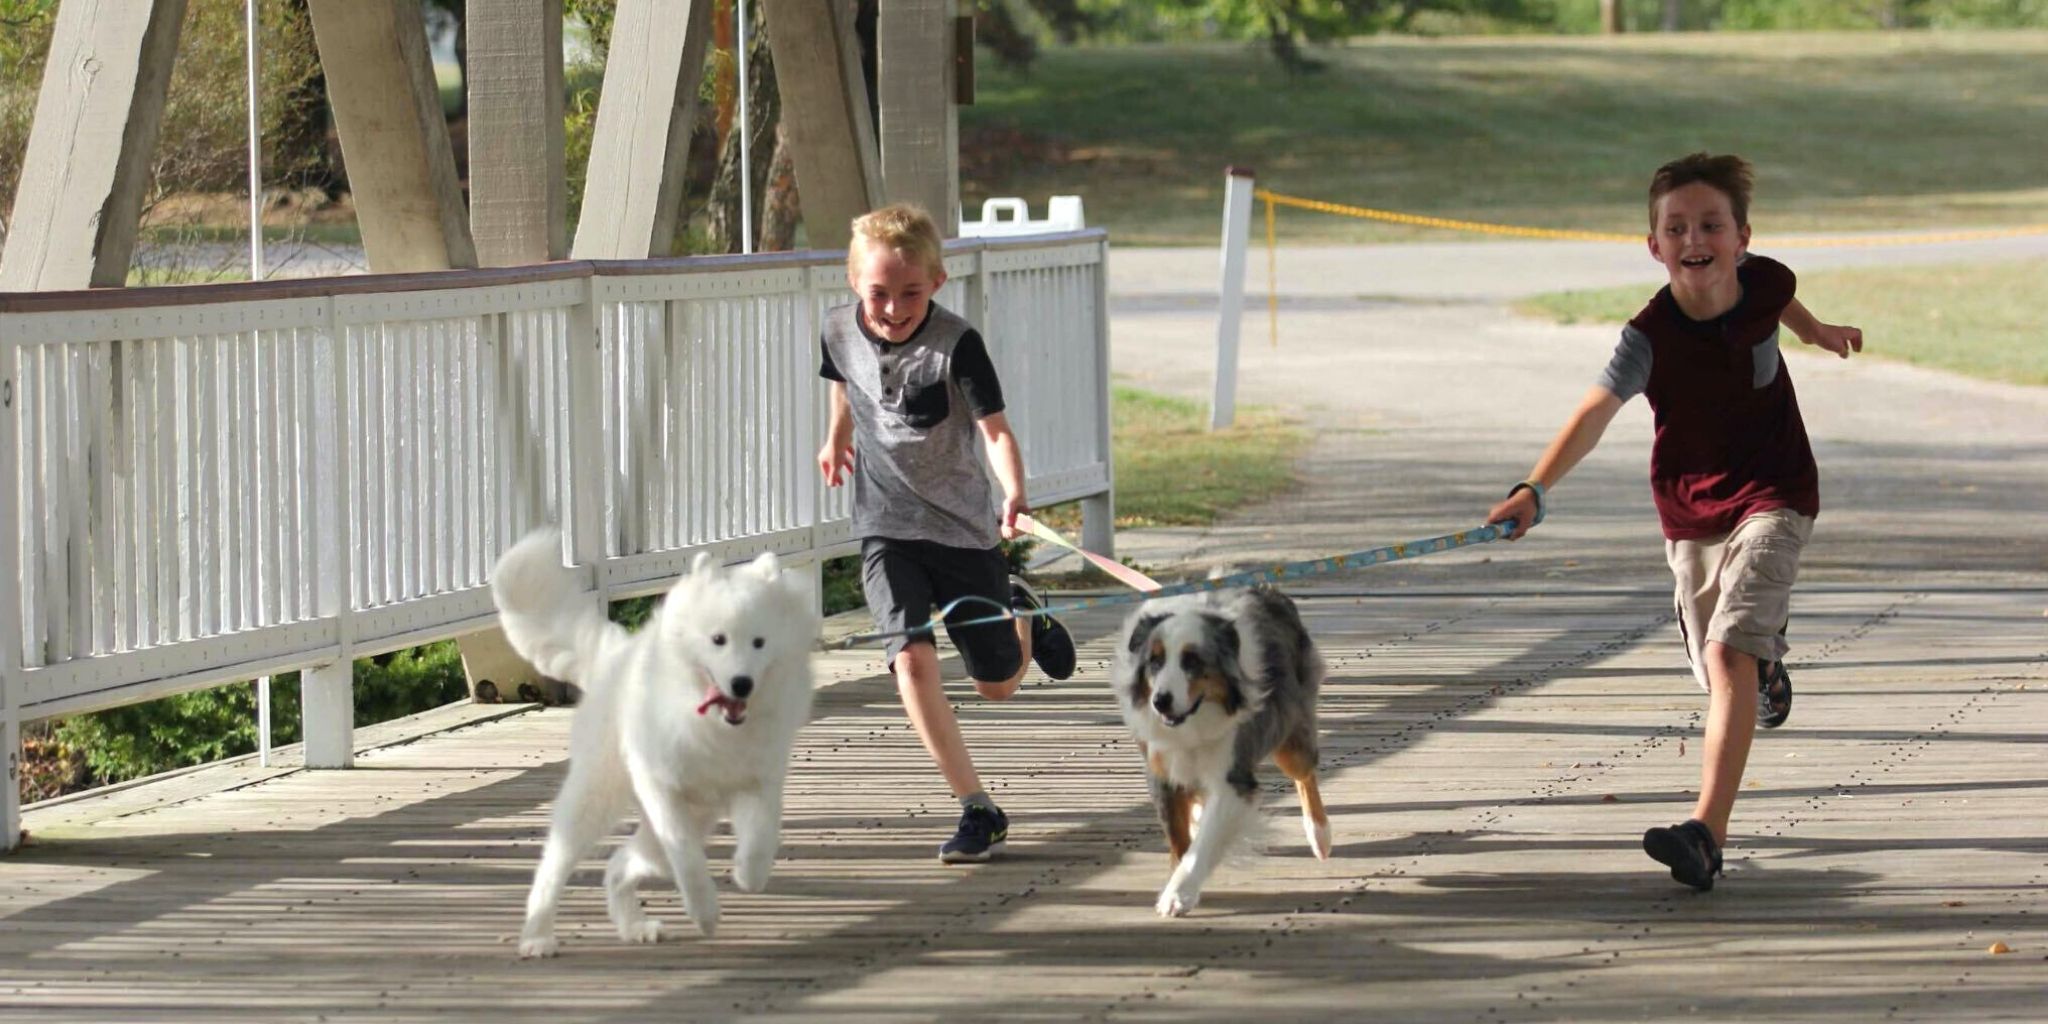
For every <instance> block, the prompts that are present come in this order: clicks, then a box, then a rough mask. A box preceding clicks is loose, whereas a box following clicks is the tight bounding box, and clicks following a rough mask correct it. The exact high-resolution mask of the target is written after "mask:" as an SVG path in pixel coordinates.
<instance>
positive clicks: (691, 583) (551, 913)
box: [491, 530, 819, 957]
mask: <svg viewBox="0 0 2048 1024" xmlns="http://www.w3.org/2000/svg"><path fill="white" fill-rule="evenodd" d="M561 550H562V549H561V537H560V535H559V534H558V533H556V532H554V531H552V530H547V531H541V532H538V533H535V534H532V535H530V536H528V537H527V538H526V539H524V540H522V541H520V542H519V543H518V544H516V545H514V546H513V548H512V549H511V550H510V551H507V552H505V555H504V557H503V558H500V559H499V560H498V566H497V569H496V571H495V572H494V573H493V575H492V578H491V592H492V595H493V596H494V597H495V598H496V599H497V603H498V611H499V613H500V616H501V618H502V621H503V623H504V628H505V635H506V637H507V638H509V639H510V640H511V642H512V646H513V648H514V649H516V650H517V651H518V652H519V653H520V654H521V655H522V656H524V657H525V658H526V659H527V660H528V661H531V662H532V663H533V665H534V667H535V668H538V669H539V670H540V671H541V672H543V673H545V674H547V675H549V676H552V677H554V678H557V679H566V680H569V681H571V682H574V683H577V684H578V685H580V686H581V687H582V688H583V700H582V703H581V705H580V706H579V707H578V708H577V709H576V718H575V721H574V722H573V723H571V725H570V733H569V775H568V777H567V778H566V779H564V780H563V782H562V791H561V793H560V795H558V796H557V797H556V798H555V809H554V820H553V822H552V824H551V825H550V827H549V829H548V838H547V845H546V847H545V848H544V849H543V850H542V852H541V860H540V868H539V870H537V871H536V872H534V877H533V891H532V893H531V894H529V895H528V896H527V899H526V927H525V929H524V931H523V932H522V933H521V934H520V937H519V955H520V956H522V957H535V956H553V955H554V954H555V952H556V940H555V906H556V904H557V902H559V900H560V899H561V895H562V887H563V885H564V884H565V883H567V881H568V879H569V874H570V872H571V871H572V870H574V869H575V867H576V863H577V862H578V861H579V860H581V859H582V858H583V855H584V854H585V853H587V852H588V851H589V850H590V848H591V846H592V845H594V844H595V843H597V842H598V840H600V839H602V838H603V837H604V836H605V835H607V834H608V833H610V832H611V830H612V828H613V826H615V825H616V824H618V822H619V820H620V819H621V818H623V817H625V816H626V814H627V813H628V812H629V811H634V810H637V811H639V813H640V828H639V829H638V831H636V832H634V833H633V835H632V837H631V838H630V839H628V840H626V841H625V842H624V843H622V844H621V845H620V846H619V848H618V851H617V852H616V853H614V854H613V855H612V858H611V860H610V862H609V863H607V864H606V865H605V872H604V882H605V894H606V898H607V903H608V905H609V907H610V910H611V919H612V923H613V924H614V925H615V926H617V928H618V930H619V938H621V939H623V940H624V941H627V942H655V941H657V940H658V939H659V937H660V934H661V927H660V922H658V921H655V920H653V919H651V918H649V917H648V916H647V915H646V913H645V912H643V911H642V910H641V908H640V902H639V899H638V896H637V894H636V893H637V889H638V887H639V885H640V883H641V882H643V881H646V880H648V879H650V878H660V877H667V878H673V879H675V880H676V882H677V888H679V889H681V890H682V894H683V909H684V910H685V911H686V912H687V913H688V914H689V915H690V919H691V920H692V921H695V922H696V924H697V929H698V931H700V932H702V933H703V934H705V935H710V934H712V933H713V932H714V931H715V930H716V929H717V927H718V888H717V885H716V884H715V883H714V882H713V881H712V877H711V868H710V865H709V864H708V863H707V862H706V860H705V853H704V847H705V844H706V842H708V841H709V839H710V838H711V833H712V830H713V829H714V828H716V827H717V824H718V821H719V819H720V818H722V817H730V818H731V820H732V824H733V834H734V836H735V849H734V853H733V866H732V877H733V882H734V884H736V885H738V886H739V887H740V888H741V889H742V890H745V891H747V892H758V891H760V890H761V888H762V887H763V886H765V885H766V884H768V872H769V870H770V868H771V867H772V866H773V864H774V860H775V851H776V847H777V846H778V845H779V844H780V842H781V837H782V784H783V779H784V776H785V774H786V772H787V770H788V767H789V751H790V747H791V745H792V744H793V743H794V742H795V738H796V731H797V729H798V728H800V727H801V726H803V724H804V723H805V722H807V721H808V720H809V719H810V713H811V651H812V648H813V646H814V645H815V643H816V642H817V638H818V631H819V620H818V613H817V610H816V607H815V600H814V599H813V598H812V597H811V595H810V592H809V588H808V587H807V586H806V585H805V584H804V582H803V581H802V580H801V579H799V578H798V577H797V576H795V575H794V574H787V575H786V574H784V573H783V572H782V570H781V566H780V563H779V562H778V561H777V560H776V558H775V556H774V555H773V554H764V555H762V556H761V557H760V558H757V559H755V560H754V562H753V563H752V564H750V565H748V566H746V567H744V568H741V569H734V570H726V569H721V568H720V567H719V566H717V565H715V564H713V562H712V560H711V558H710V557H709V556H708V555H701V554H700V555H698V556H697V560H696V563H695V564H694V565H693V566H692V567H691V569H690V575H688V576H686V577H684V578H683V579H681V580H679V581H677V583H676V585H675V586H674V587H673V588H672V589H670V590H669V592H668V596H667V598H666V599H664V600H663V602H662V604H661V607H660V608H658V609H656V611H655V613H654V615H653V617H652V618H651V619H650V620H649V621H648V623H647V625H646V626H645V627H643V628H642V629H641V630H640V631H639V632H637V633H627V632H626V631H625V630H624V629H622V628H620V627H619V626H617V625H615V624H613V623H612V622H610V621H608V620H607V619H606V618H605V615H604V612H603V610H602V609H601V608H600V607H599V606H598V602H597V601H596V600H594V599H593V598H592V597H591V596H590V595H588V594H587V593H585V592H584V591H583V589H582V587H581V586H580V585H579V583H578V581H577V577H576V574H575V573H574V572H572V571H571V570H569V569H566V568H564V567H563V566H562V559H561ZM714 709H716V711H717V713H716V714H712V713H711V712H712V711H713V710H714Z"/></svg>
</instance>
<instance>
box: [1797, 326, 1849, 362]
mask: <svg viewBox="0 0 2048 1024" xmlns="http://www.w3.org/2000/svg"><path fill="white" fill-rule="evenodd" d="M1800 340H1802V341H1804V342H1806V343H1807V344H1809V345H1812V346H1814V347H1815V348H1824V349H1827V350H1828V351H1830V352H1833V353H1834V354H1836V355H1838V356H1841V357H1842V358H1843V359H1847V358H1849V353H1850V352H1861V351H1863V330H1862V328H1859V327H1848V326H1845V325H1842V324H1821V325H1820V329H1819V330H1816V331H1814V332H1813V337H1811V338H1802V339H1800Z"/></svg>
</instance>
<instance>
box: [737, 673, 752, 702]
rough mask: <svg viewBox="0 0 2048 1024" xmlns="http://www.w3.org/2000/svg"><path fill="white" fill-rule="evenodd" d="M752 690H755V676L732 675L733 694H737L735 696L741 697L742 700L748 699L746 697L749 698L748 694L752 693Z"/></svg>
mask: <svg viewBox="0 0 2048 1024" xmlns="http://www.w3.org/2000/svg"><path fill="white" fill-rule="evenodd" d="M752 692H754V677H753V676H734V677H732V695H733V696H735V697H738V698H739V699H741V700H746V699H747V694H750V693H752Z"/></svg>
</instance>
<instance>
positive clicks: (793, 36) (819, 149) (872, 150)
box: [600, 0, 939, 249]
mask: <svg viewBox="0 0 2048 1024" xmlns="http://www.w3.org/2000/svg"><path fill="white" fill-rule="evenodd" d="M762 2H763V3H765V4H766V5H767V6H765V7H763V8H762V9H761V13H762V14H763V15H764V16H766V18H767V21H768V46H769V49H770V50H772V51H773V52H774V54H775V81H776V88H778V89H780V90H782V124H783V128H784V130H785V131H787V133H788V144H789V151H790V157H791V163H792V165H793V166H794V167H795V170H796V189H797V195H799V196H801V197H802V198H803V208H804V209H803V217H804V230H805V232H806V233H807V234H808V235H809V237H810V242H811V245H812V246H813V247H815V248H819V249H844V248H846V244H847V242H848V241H849V240H850V239H851V238H852V236H853V230H852V223H853V218H855V217H858V216H860V215H861V214H863V213H866V212H868V211H869V210H872V209H874V208H875V207H877V206H880V205H882V167H881V153H880V151H879V150H878V149H877V148H876V146H875V129H874V121H873V119H872V118H871V117H870V116H869V113H868V102H867V93H868V88H867V81H866V79H865V78H864V77H863V75H862V74H861V67H860V50H859V42H858V40H857V38H856V36H855V34H854V27H853V13H852V10H851V6H852V5H850V4H838V3H820V2H819V0H762ZM600 109H602V108H600ZM932 213H933V214H934V215H937V214H938V213H939V211H938V210H933V211H932Z"/></svg>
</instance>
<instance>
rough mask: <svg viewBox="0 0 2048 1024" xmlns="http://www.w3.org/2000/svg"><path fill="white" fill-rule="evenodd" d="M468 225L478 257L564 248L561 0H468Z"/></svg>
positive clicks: (535, 258)
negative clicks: (474, 241) (474, 239)
mask: <svg viewBox="0 0 2048 1024" xmlns="http://www.w3.org/2000/svg"><path fill="white" fill-rule="evenodd" d="M468 4H469V7H468V16H467V21H466V24H467V26H468V32H469V70H468V77H469V81H468V82H467V83H465V84H466V86H467V88H468V89H469V230H470V233H471V234H472V235H474V236H475V238H476V255H477V262H478V264H480V265H482V266H486V267H512V266H521V265H524V264H529V263H543V262H546V261H548V260H558V259H561V258H563V257H564V256H567V255H568V253H569V240H568V235H569V224H568V207H567V198H566V197H567V194H568V187H567V179H566V175H565V173H564V160H563V155H562V145H563V143H562V0H468Z"/></svg>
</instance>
